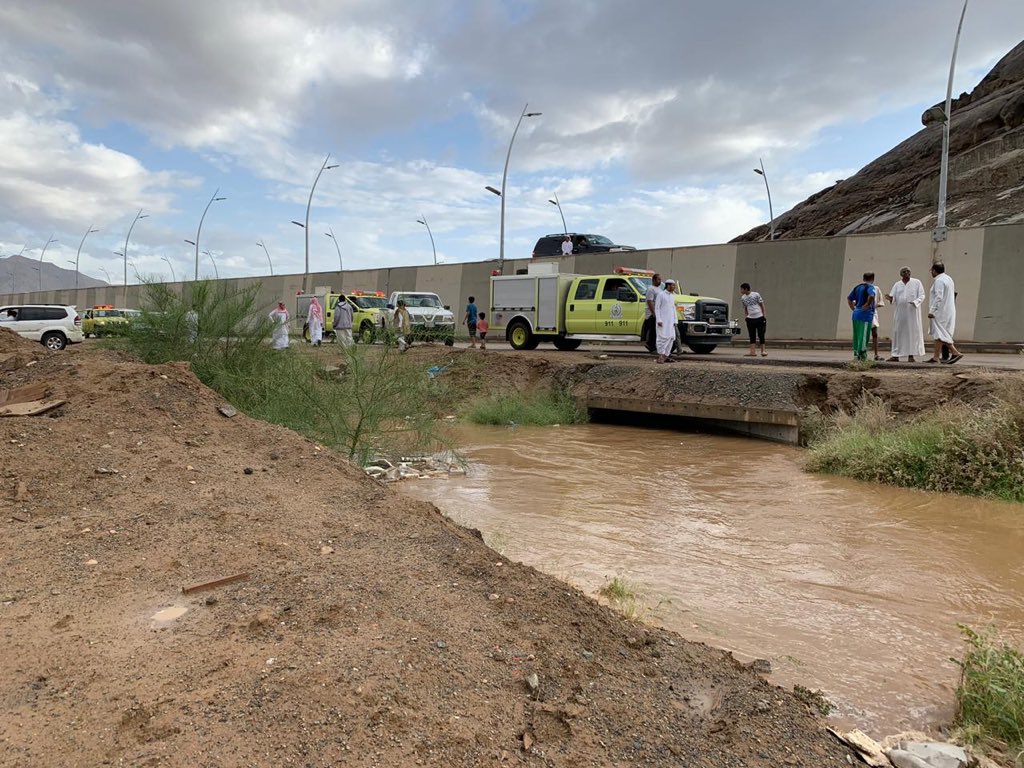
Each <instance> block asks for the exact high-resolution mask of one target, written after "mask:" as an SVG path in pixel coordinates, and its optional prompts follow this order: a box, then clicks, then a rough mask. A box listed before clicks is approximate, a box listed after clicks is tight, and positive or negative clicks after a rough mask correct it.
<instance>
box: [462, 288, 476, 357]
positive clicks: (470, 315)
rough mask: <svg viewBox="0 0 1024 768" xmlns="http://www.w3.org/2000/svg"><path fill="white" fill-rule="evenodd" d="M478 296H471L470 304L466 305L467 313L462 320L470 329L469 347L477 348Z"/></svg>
mask: <svg viewBox="0 0 1024 768" xmlns="http://www.w3.org/2000/svg"><path fill="white" fill-rule="evenodd" d="M477 314H478V312H477V308H476V297H475V296H470V297H469V304H467V305H466V315H465V317H463V318H462V322H463V323H464V324H465V326H466V328H467V329H469V348H470V349H476V319H477Z"/></svg>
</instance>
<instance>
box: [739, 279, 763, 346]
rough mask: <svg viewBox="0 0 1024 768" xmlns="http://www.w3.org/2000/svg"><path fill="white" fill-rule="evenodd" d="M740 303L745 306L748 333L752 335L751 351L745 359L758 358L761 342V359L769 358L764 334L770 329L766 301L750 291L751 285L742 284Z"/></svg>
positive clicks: (755, 292) (744, 312) (758, 294)
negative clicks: (758, 348)
mask: <svg viewBox="0 0 1024 768" xmlns="http://www.w3.org/2000/svg"><path fill="white" fill-rule="evenodd" d="M740 303H742V304H743V314H744V315H745V316H746V319H747V333H748V334H750V351H749V352H748V353H747V354H746V355H744V357H757V346H758V342H759V341H760V345H761V357H768V353H767V352H765V351H764V333H765V330H766V329H767V328H768V317H767V315H766V314H765V309H764V299H762V298H761V294H760V293H758V292H757V291H752V290H750V283H740Z"/></svg>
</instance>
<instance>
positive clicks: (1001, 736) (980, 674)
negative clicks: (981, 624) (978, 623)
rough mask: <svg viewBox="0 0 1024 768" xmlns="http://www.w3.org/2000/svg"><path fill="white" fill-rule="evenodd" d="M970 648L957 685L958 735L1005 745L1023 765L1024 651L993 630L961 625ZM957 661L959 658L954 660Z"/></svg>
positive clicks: (963, 662) (962, 662) (980, 741)
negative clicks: (996, 635)
mask: <svg viewBox="0 0 1024 768" xmlns="http://www.w3.org/2000/svg"><path fill="white" fill-rule="evenodd" d="M960 631H961V633H962V634H963V637H964V642H965V643H966V646H967V648H966V650H965V651H964V656H963V659H962V660H960V661H958V662H956V663H957V664H958V665H959V667H960V683H959V685H958V686H957V690H956V718H955V723H956V725H957V726H958V727H959V728H960V735H961V736H962V737H963V738H965V739H966V740H970V741H972V742H974V743H979V744H983V745H984V744H992V743H995V744H996V745H998V746H1003V745H1005V747H1006V748H1007V749H1008V750H1009V752H1010V753H1011V754H1013V755H1016V757H1017V761H1018V764H1019V765H1024V652H1022V651H1021V650H1020V649H1017V648H1013V647H1012V646H1010V645H1008V644H1006V643H1004V642H1001V641H999V640H998V639H997V638H996V637H995V636H994V635H993V634H992V633H985V632H977V631H975V630H973V629H971V628H970V627H965V626H963V625H960ZM954 661H955V660H954Z"/></svg>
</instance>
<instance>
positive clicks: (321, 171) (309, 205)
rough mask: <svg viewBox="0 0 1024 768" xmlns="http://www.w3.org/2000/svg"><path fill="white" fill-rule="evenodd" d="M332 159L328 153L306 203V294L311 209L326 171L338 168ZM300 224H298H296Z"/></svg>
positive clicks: (304, 283) (307, 291)
mask: <svg viewBox="0 0 1024 768" xmlns="http://www.w3.org/2000/svg"><path fill="white" fill-rule="evenodd" d="M330 159H331V153H330V152H328V153H327V157H325V158H324V162H323V165H321V166H320V170H319V171H317V174H316V178H315V179H313V186H312V187H310V189H309V200H308V201H307V202H306V224H305V227H304V229H305V230H306V271H305V273H304V274H303V278H302V289H303V291H305V292H306V293H309V209H310V208H311V207H312V206H313V192H315V191H316V184H317V182H318V181H320V176H321V175H322V174H323V172H324V171H329V170H331V169H332V168H337V167H338V164H337V163H335V164H334V165H328V164H327V162H328V161H329V160H330ZM294 223H296V224H298V222H294Z"/></svg>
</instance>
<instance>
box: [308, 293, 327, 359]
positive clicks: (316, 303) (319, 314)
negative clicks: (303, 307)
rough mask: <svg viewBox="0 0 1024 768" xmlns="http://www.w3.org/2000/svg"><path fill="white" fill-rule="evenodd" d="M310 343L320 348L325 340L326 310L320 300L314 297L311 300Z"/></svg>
mask: <svg viewBox="0 0 1024 768" xmlns="http://www.w3.org/2000/svg"><path fill="white" fill-rule="evenodd" d="M308 314H309V343H310V344H312V345H313V346H314V347H319V346H320V342H321V341H323V338H324V308H323V307H322V306H320V300H319V299H318V298H317V297H316V296H314V297H313V298H311V299H310V300H309V310H308Z"/></svg>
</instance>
